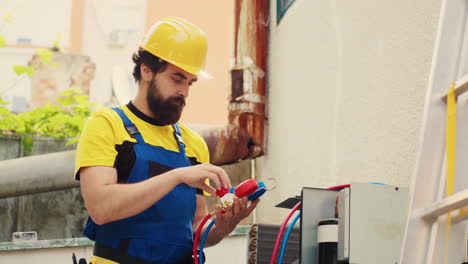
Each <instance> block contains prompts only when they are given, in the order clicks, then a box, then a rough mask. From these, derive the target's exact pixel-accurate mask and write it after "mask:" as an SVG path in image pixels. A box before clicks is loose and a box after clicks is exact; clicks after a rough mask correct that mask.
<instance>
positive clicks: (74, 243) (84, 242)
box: [0, 226, 250, 251]
mask: <svg viewBox="0 0 468 264" xmlns="http://www.w3.org/2000/svg"><path fill="white" fill-rule="evenodd" d="M249 229H250V226H238V227H236V229H234V231H233V232H232V233H231V234H229V237H236V236H245V235H247V234H248V233H249ZM91 245H94V241H92V240H89V239H87V238H85V237H79V238H66V239H52V240H37V241H28V242H1V243H0V251H13V250H25V249H41V248H43V249H47V248H65V247H82V246H91Z"/></svg>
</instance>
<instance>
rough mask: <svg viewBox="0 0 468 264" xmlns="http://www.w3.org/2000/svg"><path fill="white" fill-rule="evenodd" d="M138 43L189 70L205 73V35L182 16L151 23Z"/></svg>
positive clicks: (206, 43) (160, 56)
mask: <svg viewBox="0 0 468 264" xmlns="http://www.w3.org/2000/svg"><path fill="white" fill-rule="evenodd" d="M140 47H141V48H143V49H144V50H146V51H148V52H150V53H151V54H153V55H155V56H157V57H159V58H161V59H163V60H165V61H167V62H169V63H171V64H174V65H175V66H177V67H179V68H182V69H184V70H186V71H188V72H190V73H191V74H195V75H205V77H206V76H207V75H208V74H207V73H206V72H204V68H205V60H206V52H207V49H208V41H207V38H206V35H205V33H204V32H203V31H202V30H201V29H200V28H198V27H197V26H195V25H194V24H192V23H190V22H188V21H186V20H184V19H181V18H176V17H170V18H166V19H163V20H161V21H159V22H157V23H155V24H154V25H153V26H152V27H151V29H150V30H149V31H148V33H147V34H146V36H145V38H144V39H143V41H142V43H141V45H140Z"/></svg>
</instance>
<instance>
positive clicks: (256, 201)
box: [247, 198, 260, 214]
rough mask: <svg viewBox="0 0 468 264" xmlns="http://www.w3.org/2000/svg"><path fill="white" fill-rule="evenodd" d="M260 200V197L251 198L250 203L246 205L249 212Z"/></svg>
mask: <svg viewBox="0 0 468 264" xmlns="http://www.w3.org/2000/svg"><path fill="white" fill-rule="evenodd" d="M259 202H260V198H257V199H255V200H253V201H252V202H251V203H250V205H248V206H247V210H248V212H249V214H250V213H251V212H252V211H253V210H254V209H255V207H257V204H258V203H259Z"/></svg>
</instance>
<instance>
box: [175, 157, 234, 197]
mask: <svg viewBox="0 0 468 264" xmlns="http://www.w3.org/2000/svg"><path fill="white" fill-rule="evenodd" d="M174 171H175V172H177V174H178V177H179V182H180V183H185V184H187V185H190V186H192V187H196V188H200V189H202V190H204V191H206V192H208V193H210V194H212V195H216V190H215V189H214V188H213V187H211V186H210V185H209V184H207V183H206V181H205V180H206V179H207V178H208V179H210V180H211V181H212V182H214V183H215V185H216V187H217V189H218V190H219V189H221V188H231V181H230V180H229V177H228V175H227V173H226V172H225V171H224V169H222V168H220V167H218V166H215V165H212V164H209V163H205V164H199V165H196V166H190V167H183V168H177V169H174Z"/></svg>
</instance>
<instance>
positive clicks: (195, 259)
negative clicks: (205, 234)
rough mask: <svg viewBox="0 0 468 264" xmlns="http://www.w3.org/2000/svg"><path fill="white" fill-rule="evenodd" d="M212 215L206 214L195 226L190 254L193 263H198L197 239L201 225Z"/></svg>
mask: <svg viewBox="0 0 468 264" xmlns="http://www.w3.org/2000/svg"><path fill="white" fill-rule="evenodd" d="M211 216H213V215H212V214H207V215H206V216H205V218H203V220H202V221H201V223H200V225H199V226H198V228H197V232H196V233H195V237H194V239H193V248H192V254H193V261H194V263H195V264H198V255H197V249H198V240H199V239H200V233H201V231H202V229H203V226H205V224H206V222H208V220H209V219H210V218H211ZM200 254H203V252H200Z"/></svg>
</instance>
